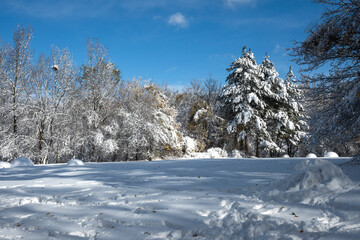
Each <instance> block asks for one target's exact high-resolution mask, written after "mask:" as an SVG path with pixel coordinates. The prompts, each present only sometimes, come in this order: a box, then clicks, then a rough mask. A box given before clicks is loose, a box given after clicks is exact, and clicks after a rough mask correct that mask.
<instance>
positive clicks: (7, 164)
mask: <svg viewBox="0 0 360 240" xmlns="http://www.w3.org/2000/svg"><path fill="white" fill-rule="evenodd" d="M0 168H11V164H10V163H8V162H0Z"/></svg>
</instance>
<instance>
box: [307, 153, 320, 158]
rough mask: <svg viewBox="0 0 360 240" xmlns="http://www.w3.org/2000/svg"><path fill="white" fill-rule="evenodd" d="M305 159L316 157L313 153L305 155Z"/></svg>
mask: <svg viewBox="0 0 360 240" xmlns="http://www.w3.org/2000/svg"><path fill="white" fill-rule="evenodd" d="M306 157H307V158H317V156H316V155H315V154H314V153H309V154H308V155H306Z"/></svg>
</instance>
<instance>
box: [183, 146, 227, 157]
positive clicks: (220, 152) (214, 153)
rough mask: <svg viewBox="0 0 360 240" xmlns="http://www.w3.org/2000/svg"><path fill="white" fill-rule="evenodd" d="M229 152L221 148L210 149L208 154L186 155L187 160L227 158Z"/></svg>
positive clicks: (193, 153)
mask: <svg viewBox="0 0 360 240" xmlns="http://www.w3.org/2000/svg"><path fill="white" fill-rule="evenodd" d="M227 156H228V154H227V152H226V151H225V150H224V149H221V148H209V149H208V150H207V151H206V152H191V153H190V154H186V155H185V158H200V159H204V158H226V157H227Z"/></svg>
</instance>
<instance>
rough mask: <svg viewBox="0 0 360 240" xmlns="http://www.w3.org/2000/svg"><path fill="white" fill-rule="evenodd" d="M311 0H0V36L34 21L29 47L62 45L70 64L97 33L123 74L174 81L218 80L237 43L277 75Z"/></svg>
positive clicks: (7, 37) (45, 49)
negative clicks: (269, 62) (271, 66)
mask: <svg viewBox="0 0 360 240" xmlns="http://www.w3.org/2000/svg"><path fill="white" fill-rule="evenodd" d="M321 7H322V6H320V5H318V4H314V3H312V2H311V0H123V1H115V0H87V1H85V0H61V1H56V0H52V1H49V0H33V1H32V0H0V40H2V41H5V42H11V41H12V35H13V32H14V30H15V29H16V26H17V25H18V24H22V25H30V26H32V27H33V29H34V39H33V42H32V46H33V49H34V50H35V53H36V54H40V53H45V54H48V53H49V50H50V46H51V45H57V46H58V47H60V48H65V47H66V48H68V49H69V50H70V51H71V53H72V54H73V57H74V60H75V62H76V63H77V64H78V65H81V64H82V63H85V62H86V49H85V42H86V40H87V39H88V38H98V39H99V40H100V41H101V42H102V43H103V44H104V45H105V46H106V47H108V49H109V53H110V58H111V59H112V61H113V62H114V63H115V64H116V65H117V66H118V67H119V69H120V70H121V71H122V77H123V78H124V79H125V80H128V79H131V78H133V77H142V78H143V79H151V80H152V81H154V82H156V83H159V84H162V83H165V82H166V83H168V84H169V85H170V86H172V87H174V88H181V87H182V86H186V85H188V84H189V82H190V80H192V79H205V78H206V77H207V76H208V75H209V74H212V76H213V77H214V78H216V79H217V80H219V81H222V82H224V81H225V79H226V76H227V72H226V68H227V67H228V66H229V65H230V63H231V62H232V61H233V60H234V59H235V58H237V57H239V56H240V55H241V51H242V47H243V46H244V45H246V46H248V47H250V48H251V49H252V51H253V52H254V53H255V57H256V60H257V62H258V63H260V62H261V61H262V60H263V56H264V55H265V52H267V53H268V55H270V60H272V61H273V62H274V63H275V67H276V68H277V70H278V72H279V73H280V75H281V76H284V75H285V74H286V72H287V70H288V68H289V66H290V65H292V66H293V67H294V69H295V71H296V70H297V69H298V67H297V66H296V65H295V63H293V62H291V61H290V60H291V58H290V57H289V56H287V54H286V50H285V49H286V48H289V47H291V46H292V45H293V44H292V41H293V40H298V41H301V40H304V39H305V37H306V33H305V30H306V27H307V26H308V25H309V24H310V23H312V22H314V21H315V20H316V19H318V18H319V17H320V13H321Z"/></svg>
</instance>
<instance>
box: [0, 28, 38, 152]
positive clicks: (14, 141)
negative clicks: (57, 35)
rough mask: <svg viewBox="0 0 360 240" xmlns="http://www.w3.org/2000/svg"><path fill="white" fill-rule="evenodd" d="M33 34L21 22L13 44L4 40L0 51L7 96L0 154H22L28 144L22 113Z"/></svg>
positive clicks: (4, 89) (3, 86)
mask: <svg viewBox="0 0 360 240" xmlns="http://www.w3.org/2000/svg"><path fill="white" fill-rule="evenodd" d="M32 34H33V31H32V29H31V28H30V27H23V26H18V27H17V29H16V31H15V32H14V37H13V45H12V46H9V45H6V44H3V47H2V51H1V52H2V57H1V58H2V64H1V70H0V71H1V80H0V81H1V95H2V97H3V98H4V99H5V100H3V104H2V106H1V108H0V111H1V112H0V115H1V123H2V124H1V125H2V131H1V133H0V134H1V136H0V139H1V143H0V151H1V153H0V155H2V156H3V157H7V158H12V157H16V156H19V155H21V154H22V152H23V149H26V148H28V146H27V144H28V142H26V141H25V140H24V135H25V133H24V132H23V130H24V129H22V127H23V126H24V125H26V123H24V122H23V121H22V120H23V119H22V117H23V116H24V114H25V111H24V110H25V109H26V101H25V97H26V89H27V86H28V81H29V78H30V75H31V73H32V70H31V69H32V50H31V48H30V43H31V40H32Z"/></svg>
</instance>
